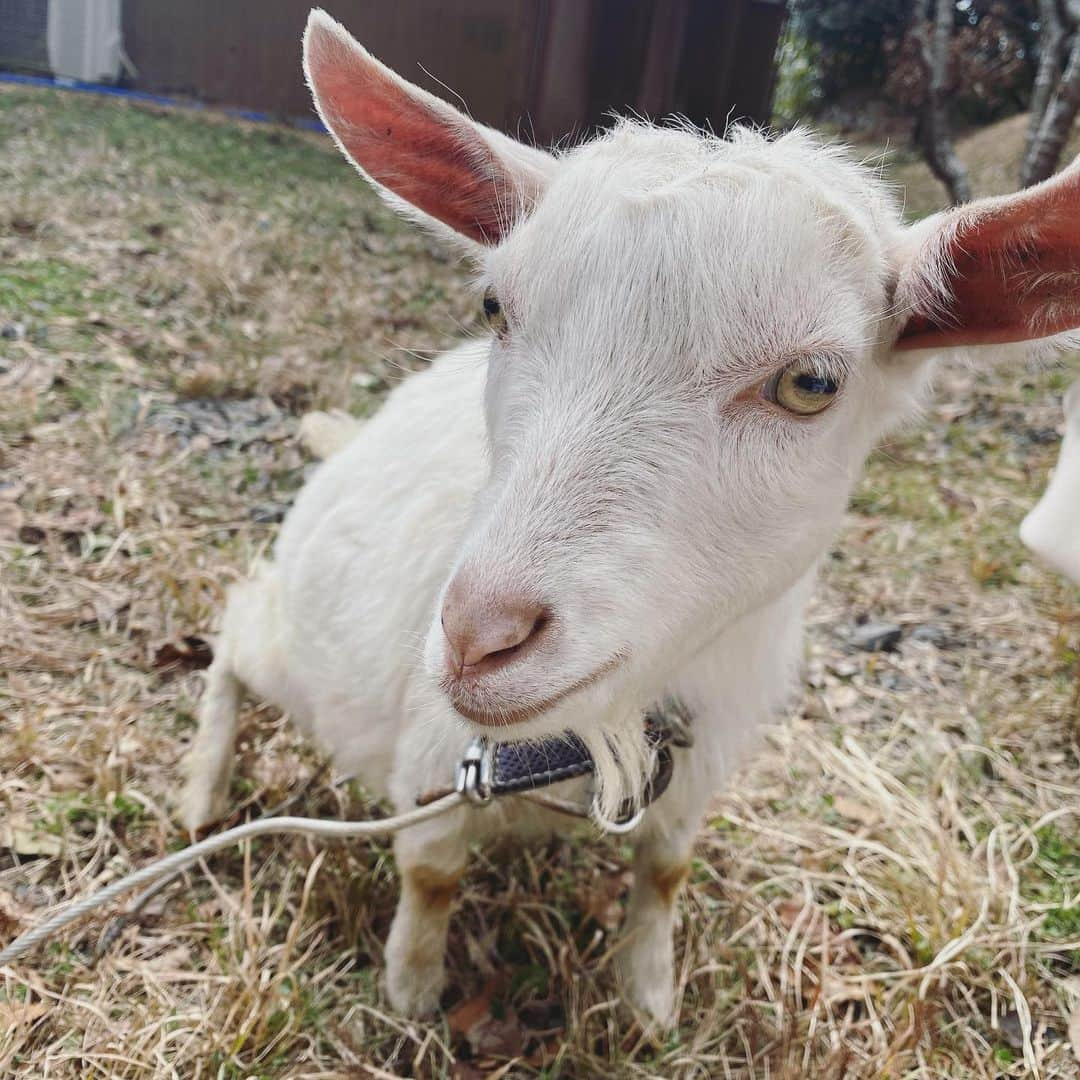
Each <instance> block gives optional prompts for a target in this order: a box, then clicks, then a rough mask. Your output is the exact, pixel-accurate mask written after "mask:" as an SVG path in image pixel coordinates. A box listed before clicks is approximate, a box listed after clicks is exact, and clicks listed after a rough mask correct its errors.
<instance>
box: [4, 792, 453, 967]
mask: <svg viewBox="0 0 1080 1080" xmlns="http://www.w3.org/2000/svg"><path fill="white" fill-rule="evenodd" d="M465 802H466V799H465V796H464V795H459V794H458V793H457V792H456V791H455V792H452V793H451V794H449V795H446V796H444V797H443V798H441V799H439V800H437V801H436V802H433V803H429V804H428V805H427V806H418V807H417V808H416V809H415V810H409V811H407V812H406V813H404V814H397V815H396V816H394V817H388V818H380V819H378V820H377V821H326V820H323V819H321V818H304V817H267V818H257V819H256V820H255V821H248V822H246V823H245V824H243V825H237V826H236V827H235V828H232V829H227V830H226V831H225V832H223V833H218V834H217V835H216V836H208V837H207V838H206V839H205V840H200V841H198V843H195V844H192V845H191V846H190V847H186V848H183V849H182V850H181V851H174V852H173V853H172V854H171V855H166V856H165V857H164V858H162V859H158V860H157V862H152V863H150V864H149V865H148V866H144V867H142V868H141V869H139V870H133V871H132V872H131V873H130V874H127V875H125V876H124V877H122V878H120V880H119V881H114V882H113V883H112V884H111V885H106V886H105V888H104V889H102V890H101V891H100V892H97V893H93V894H92V895H90V896H86V897H83V899H81V900H76V901H74V902H73V903H71V904H69V905H68V906H67V907H64V908H61V910H60V911H58V912H57V913H56V914H55V915H53V916H52V917H51V918H49V919H46V920H45V921H44V922H43V923H42V924H41V925H40V926H35V927H34V928H33V929H32V930H27V931H26V933H25V934H20V935H19V937H17V938H16V939H15V940H14V941H12V942H11V943H10V944H9V945H7V946H5V947H4V948H3V949H0V967H3V965H4V964H10V963H11V962H12V961H14V960H18V959H19V957H21V956H24V955H25V954H26V953H28V952H29V951H30V950H31V949H33V948H34V947H35V946H37V945H40V944H41V943H42V942H44V941H46V940H48V939H49V938H50V937H52V936H53V935H54V934H56V933H58V932H59V931H61V930H63V929H64V927H66V926H70V925H71V924H72V923H73V922H76V921H77V920H79V919H81V918H82V917H83V916H84V915H87V914H89V913H90V912H91V911H96V910H97V909H98V908H99V907H102V906H104V905H105V904H108V903H110V902H111V901H112V900H115V899H116V898H117V897H118V896H122V895H123V894H124V893H126V892H128V891H130V890H131V889H135V888H138V886H140V885H145V884H146V883H147V882H149V881H153V880H155V879H156V878H159V877H162V876H164V875H165V874H169V873H172V872H174V871H177V870H181V869H183V868H184V867H185V866H187V865H189V864H190V863H193V862H195V861H197V860H198V859H201V858H203V857H204V856H206V855H212V854H213V853H214V852H215V851H220V850H221V849H222V848H227V847H230V846H231V845H233V844H236V843H239V842H240V841H241V840H248V839H250V838H251V837H254V836H265V835H267V834H268V833H306V834H308V835H310V836H319V837H322V839H324V840H355V839H357V838H360V837H374V836H388V835H391V834H392V833H396V832H399V831H400V830H401V829H408V828H411V827H412V826H413V825H419V824H420V823H421V822H424V821H429V820H430V819H431V818H435V817H439V816H440V815H441V814H445V813H448V812H449V811H451V810H453V809H455V808H456V807H458V806H461V805H463V804H464V803H465Z"/></svg>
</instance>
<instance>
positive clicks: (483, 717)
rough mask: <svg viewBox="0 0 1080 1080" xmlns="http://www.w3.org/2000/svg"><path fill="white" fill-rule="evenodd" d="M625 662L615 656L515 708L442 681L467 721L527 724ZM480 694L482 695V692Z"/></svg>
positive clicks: (490, 723) (490, 724)
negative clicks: (535, 699)
mask: <svg viewBox="0 0 1080 1080" xmlns="http://www.w3.org/2000/svg"><path fill="white" fill-rule="evenodd" d="M622 662H623V657H621V656H614V657H612V658H611V659H610V660H608V661H607V662H606V663H604V664H601V665H600V666H599V667H598V668H595V669H594V670H593V671H592V672H590V673H589V674H588V675H585V676H583V677H582V678H580V679H577V680H576V681H574V682H572V683H569V684H568V685H567V686H564V687H563V688H562V689H561V690H557V691H556V692H555V693H553V694H548V695H547V696H546V697H544V698H541V699H539V700H538V701H530V702H528V703H526V704H523V705H514V706H511V707H498V706H495V707H493V706H492V705H490V704H487V703H485V702H483V700H482V698H481V699H480V700H476V698H474V697H472V695H470V696H469V697H468V698H466V697H465V696H463V695H462V692H461V687H460V686H459V685H457V684H455V683H454V682H452V681H451V680H450V679H448V678H444V679H443V680H442V689H443V692H444V693H445V694H446V696H447V697H448V698H449V699H450V704H451V705H452V706H453V707H454V711H455V712H456V713H458V715H460V716H463V717H465V719H466V720H470V721H472V723H474V724H479V725H480V726H481V727H513V726H514V725H516V724H523V723H525V721H527V720H535V719H536V718H537V717H538V716H542V715H543V714H544V713H546V712H547V711H548V710H549V709H552V708H554V707H555V706H556V705H558V704H559V703H560V702H562V701H564V700H565V699H566V698H568V697H569V696H570V695H571V694H576V693H577V692H578V691H580V690H584V689H586V688H587V687H589V686H593V685H594V684H596V683H598V682H599V681H600V680H601V679H603V678H605V677H606V676H608V675H610V674H611V673H612V672H613V671H614V670H615V669H616V668H618V667H619V666H620V665H621V664H622ZM477 696H478V697H479V695H477Z"/></svg>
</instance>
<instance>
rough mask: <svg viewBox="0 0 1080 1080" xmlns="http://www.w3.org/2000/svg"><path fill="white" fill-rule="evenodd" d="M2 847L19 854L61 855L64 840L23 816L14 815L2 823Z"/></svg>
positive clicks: (0, 839) (0, 832)
mask: <svg viewBox="0 0 1080 1080" xmlns="http://www.w3.org/2000/svg"><path fill="white" fill-rule="evenodd" d="M0 848H7V849H8V850H9V851H14V852H15V853H16V854H17V855H59V854H60V852H61V851H63V850H64V842H63V840H61V839H60V837H59V836H54V835H53V834H52V833H47V832H45V831H44V830H43V829H41V828H35V827H34V825H33V824H32V823H31V822H30V821H28V820H27V819H26V818H23V817H12V818H10V819H9V820H8V821H6V822H5V823H4V824H3V825H0Z"/></svg>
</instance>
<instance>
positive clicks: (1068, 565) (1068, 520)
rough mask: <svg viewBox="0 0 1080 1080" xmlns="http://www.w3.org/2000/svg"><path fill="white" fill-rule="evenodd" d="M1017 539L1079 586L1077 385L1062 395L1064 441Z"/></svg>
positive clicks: (1079, 415) (1079, 400) (1079, 403)
mask: <svg viewBox="0 0 1080 1080" xmlns="http://www.w3.org/2000/svg"><path fill="white" fill-rule="evenodd" d="M1020 539H1021V540H1023V542H1024V543H1025V544H1026V545H1027V546H1028V547H1029V548H1030V549H1031V550H1032V551H1034V552H1035V553H1036V554H1037V555H1038V556H1039V557H1040V558H1042V559H1043V560H1044V561H1045V562H1046V563H1047V564H1048V565H1049V566H1052V567H1053V568H1054V569H1055V570H1057V571H1058V572H1059V573H1062V574H1064V575H1065V576H1066V577H1068V578H1071V579H1072V580H1073V581H1075V582H1076V583H1077V584H1078V585H1080V382H1075V383H1073V384H1072V386H1070V387H1069V390H1068V393H1066V395H1065V438H1064V439H1063V440H1062V443H1061V452H1060V454H1059V455H1058V463H1057V468H1056V469H1055V470H1054V473H1053V476H1051V478H1050V483H1049V484H1048V485H1047V488H1046V491H1045V492H1044V493H1043V496H1042V498H1041V499H1040V500H1039V502H1038V503H1037V504H1036V506H1035V507H1034V509H1033V510H1032V511H1031V513H1030V514H1028V516H1027V517H1026V518H1024V521H1023V523H1022V524H1021V526H1020Z"/></svg>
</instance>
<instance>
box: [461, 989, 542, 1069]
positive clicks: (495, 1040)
mask: <svg viewBox="0 0 1080 1080" xmlns="http://www.w3.org/2000/svg"><path fill="white" fill-rule="evenodd" d="M496 990H497V983H496V981H495V980H490V981H489V982H488V983H487V984H486V985H485V986H484V989H483V990H481V991H480V993H479V994H477V995H476V997H473V998H469V999H468V1000H467V1001H463V1002H462V1003H461V1004H460V1005H458V1006H457V1007H456V1008H454V1009H452V1010H451V1011H450V1013H449V1015H448V1016H447V1017H446V1022H447V1026H448V1027H449V1028H450V1031H451V1032H452V1033H453V1034H455V1035H459V1036H461V1037H462V1038H464V1039H465V1040H466V1041H467V1042H468V1044H469V1047H470V1048H471V1050H472V1052H473V1056H474V1057H477V1058H480V1057H499V1058H513V1057H518V1056H520V1054H521V1050H522V1046H523V1043H524V1039H523V1036H522V1031H521V1024H520V1023H519V1022H518V1018H517V1013H515V1012H514V1010H513V1008H512V1007H511V1006H509V1005H508V1006H507V1007H506V1008H505V1009H504V1010H502V1016H498V1017H497V1016H494V1015H492V1010H491V1004H492V999H493V998H494V996H495V993H496Z"/></svg>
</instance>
